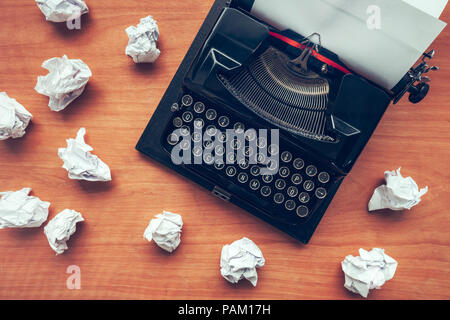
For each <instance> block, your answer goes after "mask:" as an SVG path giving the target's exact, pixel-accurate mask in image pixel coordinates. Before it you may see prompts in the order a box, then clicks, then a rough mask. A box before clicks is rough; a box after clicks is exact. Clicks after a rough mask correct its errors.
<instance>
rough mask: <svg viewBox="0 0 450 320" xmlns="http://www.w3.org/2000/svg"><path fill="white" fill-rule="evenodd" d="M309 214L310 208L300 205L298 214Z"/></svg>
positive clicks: (302, 216) (301, 216)
mask: <svg viewBox="0 0 450 320" xmlns="http://www.w3.org/2000/svg"><path fill="white" fill-rule="evenodd" d="M308 214H309V209H308V207H305V206H299V207H298V208H297V215H298V216H299V217H300V218H305V217H306V216H307V215H308Z"/></svg>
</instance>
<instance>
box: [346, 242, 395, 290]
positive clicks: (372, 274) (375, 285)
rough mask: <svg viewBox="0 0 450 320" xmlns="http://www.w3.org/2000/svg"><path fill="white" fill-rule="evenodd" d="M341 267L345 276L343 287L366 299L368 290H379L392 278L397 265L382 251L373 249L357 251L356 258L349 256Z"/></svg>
mask: <svg viewBox="0 0 450 320" xmlns="http://www.w3.org/2000/svg"><path fill="white" fill-rule="evenodd" d="M341 265H342V271H344V274H345V284H344V287H345V288H347V289H348V290H350V291H351V292H354V293H358V294H360V295H361V296H363V297H364V298H367V296H368V294H369V291H370V290H372V289H381V286H382V285H383V284H384V283H385V282H386V281H388V280H391V279H392V278H393V277H394V274H395V270H396V269H397V265H398V263H397V261H395V260H394V259H393V258H391V257H389V256H388V255H387V254H385V253H384V249H379V248H375V249H372V251H370V252H369V251H366V250H364V249H359V256H358V257H354V256H352V255H349V256H347V257H345V260H344V261H342V263H341Z"/></svg>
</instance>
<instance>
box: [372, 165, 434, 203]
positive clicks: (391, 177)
mask: <svg viewBox="0 0 450 320" xmlns="http://www.w3.org/2000/svg"><path fill="white" fill-rule="evenodd" d="M384 178H385V179H386V184H385V185H382V186H379V187H378V188H376V189H375V191H374V193H373V196H372V198H371V199H370V202H369V211H375V210H381V209H391V210H405V209H407V210H410V209H411V208H412V207H414V206H415V205H417V204H419V202H420V201H421V198H422V196H423V195H425V194H426V193H427V192H428V187H425V188H422V189H420V190H419V187H418V186H417V183H416V182H415V181H414V180H413V179H412V178H411V177H407V178H404V177H403V176H402V175H401V173H400V168H399V169H397V171H386V172H385V173H384Z"/></svg>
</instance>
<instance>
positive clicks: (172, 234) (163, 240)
mask: <svg viewBox="0 0 450 320" xmlns="http://www.w3.org/2000/svg"><path fill="white" fill-rule="evenodd" d="M182 228H183V219H182V218H181V216H180V215H179V214H176V213H172V212H168V211H163V213H162V214H158V215H156V218H155V219H152V220H151V221H150V224H149V225H148V227H147V229H145V232H144V238H145V239H147V240H148V241H149V242H151V241H152V240H154V241H155V242H156V244H157V245H158V246H159V247H160V248H162V249H164V250H166V251H167V252H173V251H174V250H175V249H176V248H178V246H179V245H180V242H181V229H182Z"/></svg>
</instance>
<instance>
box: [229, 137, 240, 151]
mask: <svg viewBox="0 0 450 320" xmlns="http://www.w3.org/2000/svg"><path fill="white" fill-rule="evenodd" d="M241 145H242V144H241V142H240V141H239V140H238V139H233V141H231V148H232V149H233V150H239V149H240V148H241Z"/></svg>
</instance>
